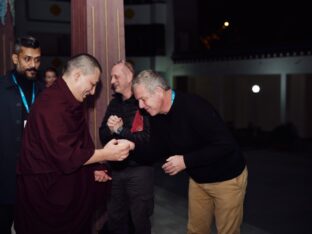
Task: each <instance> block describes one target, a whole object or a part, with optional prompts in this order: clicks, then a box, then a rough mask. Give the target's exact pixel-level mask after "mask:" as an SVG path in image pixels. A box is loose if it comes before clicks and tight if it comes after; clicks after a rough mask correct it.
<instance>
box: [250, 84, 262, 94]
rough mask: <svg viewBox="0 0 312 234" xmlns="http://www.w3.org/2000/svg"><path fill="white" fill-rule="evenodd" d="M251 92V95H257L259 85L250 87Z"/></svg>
mask: <svg viewBox="0 0 312 234" xmlns="http://www.w3.org/2000/svg"><path fill="white" fill-rule="evenodd" d="M251 91H252V92H253V93H259V92H260V86H259V85H253V86H252V87H251Z"/></svg>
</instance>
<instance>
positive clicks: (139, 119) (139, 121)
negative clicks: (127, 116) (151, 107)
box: [131, 110, 144, 132]
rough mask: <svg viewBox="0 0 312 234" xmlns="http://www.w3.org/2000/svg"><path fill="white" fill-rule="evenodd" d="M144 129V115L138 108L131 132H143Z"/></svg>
mask: <svg viewBox="0 0 312 234" xmlns="http://www.w3.org/2000/svg"><path fill="white" fill-rule="evenodd" d="M143 129H144V127H143V116H142V115H141V114H140V111H139V110H137V111H136V113H135V116H134V119H133V122H132V127H131V132H141V131H143Z"/></svg>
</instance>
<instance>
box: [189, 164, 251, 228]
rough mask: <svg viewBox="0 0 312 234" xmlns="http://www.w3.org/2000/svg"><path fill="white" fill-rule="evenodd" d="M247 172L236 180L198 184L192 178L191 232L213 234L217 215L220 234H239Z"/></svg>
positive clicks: (190, 195)
mask: <svg viewBox="0 0 312 234" xmlns="http://www.w3.org/2000/svg"><path fill="white" fill-rule="evenodd" d="M247 177H248V171H247V167H246V168H245V169H244V171H243V172H242V173H241V174H240V175H239V176H237V177H236V178H234V179H231V180H226V181H223V182H218V183H206V184H198V183H196V182H195V181H194V180H192V179H190V180H189V214H188V215H189V220H188V225H187V233H188V234H210V233H211V224H212V222H213V220H214V218H215V222H216V227H217V230H218V234H239V233H240V226H241V224H242V221H243V206H244V197H245V192H246V187H247Z"/></svg>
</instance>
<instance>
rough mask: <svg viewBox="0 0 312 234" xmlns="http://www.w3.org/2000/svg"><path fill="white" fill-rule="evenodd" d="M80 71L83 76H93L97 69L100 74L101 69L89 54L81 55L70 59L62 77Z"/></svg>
mask: <svg viewBox="0 0 312 234" xmlns="http://www.w3.org/2000/svg"><path fill="white" fill-rule="evenodd" d="M77 68H78V69H80V70H81V71H82V73H83V74H84V75H89V74H93V73H94V70H95V69H96V68H97V69H99V70H100V72H101V73H102V67H101V65H100V63H99V62H98V60H97V59H96V58H95V57H93V56H92V55H90V54H86V53H82V54H77V55H75V56H73V57H71V58H70V59H69V60H68V61H67V63H66V65H65V67H64V75H69V74H70V73H71V72H72V71H73V70H74V69H77Z"/></svg>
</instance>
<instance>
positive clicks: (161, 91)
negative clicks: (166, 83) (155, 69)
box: [154, 86, 164, 96]
mask: <svg viewBox="0 0 312 234" xmlns="http://www.w3.org/2000/svg"><path fill="white" fill-rule="evenodd" d="M154 92H155V93H156V94H157V95H159V96H162V95H163V93H164V90H163V89H162V88H161V87H159V86H157V87H156V88H155V89H154Z"/></svg>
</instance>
